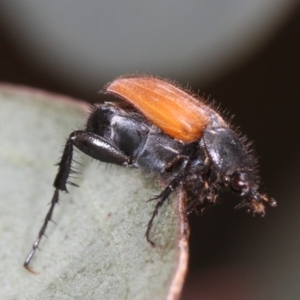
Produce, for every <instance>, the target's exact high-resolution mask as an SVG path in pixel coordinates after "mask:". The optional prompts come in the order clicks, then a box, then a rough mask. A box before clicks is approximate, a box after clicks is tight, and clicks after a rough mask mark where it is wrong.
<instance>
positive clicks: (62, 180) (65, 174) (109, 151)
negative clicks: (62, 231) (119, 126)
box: [24, 130, 131, 273]
mask: <svg viewBox="0 0 300 300" xmlns="http://www.w3.org/2000/svg"><path fill="white" fill-rule="evenodd" d="M74 146H75V147H76V148H78V149H79V150H81V151H82V152H84V153H85V154H87V155H89V156H91V157H93V158H95V159H97V160H100V161H102V162H107V163H113V164H116V165H128V164H130V162H131V158H130V157H128V156H126V155H125V154H124V153H122V152H121V151H120V150H119V149H118V148H117V147H115V146H114V145H112V144H111V143H110V142H109V141H108V140H107V139H105V138H103V137H101V136H99V135H97V134H94V133H92V132H87V131H81V130H79V131H74V132H72V133H71V134H70V136H69V138H68V140H67V143H66V145H65V148H64V152H63V155H62V157H61V160H60V162H59V163H58V166H59V168H58V173H57V175H56V177H55V180H54V183H53V185H54V187H55V191H54V195H53V197H52V200H51V204H50V208H49V210H48V212H47V215H46V217H45V219H44V223H43V226H42V227H41V229H40V231H39V233H38V237H37V239H36V240H35V242H34V243H33V245H32V249H31V251H30V252H29V254H28V255H27V257H26V259H25V261H24V267H25V268H26V269H27V270H29V271H31V272H33V271H32V270H31V269H30V268H29V263H30V261H31V260H32V257H33V255H34V253H35V251H36V249H37V248H38V246H39V244H40V242H41V239H42V236H43V235H44V234H45V231H46V228H47V226H48V223H49V221H51V219H52V215H53V211H54V208H55V205H56V204H57V203H58V201H59V192H60V191H65V192H68V190H67V187H66V185H67V183H69V184H73V183H72V182H70V181H68V178H69V175H70V173H72V172H73V171H72V169H71V165H72V160H73V147H74ZM73 185H75V184H73ZM33 273H34V272H33Z"/></svg>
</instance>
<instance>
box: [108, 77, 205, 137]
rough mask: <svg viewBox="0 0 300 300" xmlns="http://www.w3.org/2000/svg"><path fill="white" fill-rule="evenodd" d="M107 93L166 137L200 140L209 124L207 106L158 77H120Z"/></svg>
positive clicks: (109, 87) (109, 86)
mask: <svg viewBox="0 0 300 300" xmlns="http://www.w3.org/2000/svg"><path fill="white" fill-rule="evenodd" d="M105 92H106V93H108V94H114V95H116V96H119V97H120V98H123V99H124V100H125V101H127V102H129V103H130V104H132V105H133V106H134V107H135V108H136V109H137V110H139V111H140V112H141V113H142V114H143V115H144V116H145V117H146V118H147V119H148V120H150V121H151V122H152V123H153V124H154V125H156V126H157V127H159V128H160V129H161V130H163V131H164V132H165V133H166V134H168V135H170V136H171V137H173V138H175V139H178V140H181V141H184V142H186V143H189V142H193V141H196V140H197V139H199V138H201V137H202V136H203V132H204V130H205V128H206V127H207V125H208V124H209V123H210V119H209V115H208V111H209V108H208V107H207V106H206V105H204V104H203V103H201V102H200V101H199V100H197V99H196V98H194V97H193V96H191V95H189V94H188V93H186V92H185V91H183V90H181V89H180V88H178V87H176V86H174V85H173V84H171V83H169V82H166V81H163V80H161V79H158V78H155V77H150V76H138V77H120V78H117V79H115V80H114V81H113V82H111V83H110V84H108V85H107V86H106V88H105Z"/></svg>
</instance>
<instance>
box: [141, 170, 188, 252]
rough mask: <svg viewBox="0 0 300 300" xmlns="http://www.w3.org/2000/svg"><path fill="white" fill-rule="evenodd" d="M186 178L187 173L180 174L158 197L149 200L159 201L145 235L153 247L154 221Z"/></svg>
mask: <svg viewBox="0 0 300 300" xmlns="http://www.w3.org/2000/svg"><path fill="white" fill-rule="evenodd" d="M184 177H185V172H184V171H183V172H182V173H180V174H179V175H178V176H176V177H175V178H174V179H173V180H172V181H171V182H170V184H169V185H168V186H167V187H166V188H165V189H164V190H163V191H162V192H161V193H160V194H159V195H157V196H155V197H153V198H151V199H149V201H150V200H157V203H156V205H155V208H154V211H153V213H152V216H151V219H150V220H149V222H148V225H147V230H146V233H145V236H146V240H147V242H149V243H150V244H151V245H152V246H153V247H155V246H156V245H155V243H154V242H153V241H152V240H151V239H150V236H149V235H150V231H151V228H152V226H153V221H154V218H155V217H156V215H157V213H158V211H159V209H160V208H161V207H162V205H163V204H164V202H165V201H166V200H167V198H168V197H169V196H170V195H171V194H172V193H173V192H174V190H175V189H176V188H177V187H178V185H179V184H180V183H181V182H182V180H183V179H184Z"/></svg>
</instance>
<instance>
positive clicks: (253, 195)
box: [24, 75, 276, 272]
mask: <svg viewBox="0 0 300 300" xmlns="http://www.w3.org/2000/svg"><path fill="white" fill-rule="evenodd" d="M102 92H103V93H104V94H106V95H112V96H113V97H115V98H116V99H118V101H113V102H104V103H102V104H96V105H94V106H93V107H92V109H91V111H90V114H89V117H88V120H87V123H86V127H85V129H84V130H76V131H73V132H71V133H70V135H69V137H68V138H67V141H66V144H65V147H64V150H63V154H62V156H61V159H60V162H59V163H58V172H57V175H56V177H55V180H54V183H53V186H54V189H55V190H54V194H53V197H52V201H51V204H50V208H49V210H48V213H47V215H46V217H45V220H44V223H43V226H42V228H41V229H40V231H39V233H38V237H37V239H36V240H35V242H34V244H33V246H32V249H31V251H30V252H29V254H28V256H27V257H26V259H25V262H24V267H25V268H26V269H28V270H29V271H31V272H33V271H32V269H31V268H30V267H29V264H30V262H31V260H32V258H33V256H34V254H35V251H36V249H37V248H38V246H39V244H40V241H41V239H42V237H43V235H44V234H45V231H46V228H47V225H48V223H49V221H50V220H51V219H52V215H53V211H54V208H55V206H56V204H57V203H58V201H59V194H60V192H67V191H68V190H67V184H71V185H75V184H74V183H72V182H71V181H70V177H71V176H72V175H74V174H75V173H76V171H75V170H72V168H71V167H72V162H73V161H74V159H73V154H74V149H77V150H79V151H81V152H83V153H85V154H86V155H88V156H90V157H91V158H93V159H96V160H98V161H100V162H104V163H108V164H115V165H119V166H124V167H131V168H137V169H141V170H143V171H144V172H147V173H149V174H151V175H154V176H157V177H158V178H159V179H160V180H161V182H163V184H164V186H163V188H162V191H161V192H160V193H159V194H158V195H155V196H153V198H151V199H149V200H154V201H155V202H156V204H155V208H154V210H153V213H152V215H151V217H150V220H149V222H148V225H147V230H146V232H145V236H146V240H147V241H148V242H149V243H150V244H151V245H152V246H155V242H154V241H153V240H152V239H151V236H150V233H151V228H152V224H153V220H154V218H155V216H156V215H157V213H158V212H159V209H160V208H161V207H162V205H163V204H164V202H165V201H166V199H168V197H169V196H170V195H171V194H172V193H173V192H175V191H176V190H177V189H178V188H179V187H181V188H183V189H184V190H185V191H186V193H187V196H188V205H187V213H192V212H203V211H204V210H205V209H206V208H207V207H209V206H212V205H214V204H216V203H217V201H218V195H219V192H220V190H228V191H232V192H234V193H236V194H237V195H238V196H239V197H240V199H241V201H240V203H239V204H238V205H237V206H236V208H246V209H247V211H249V212H252V213H253V214H260V215H265V206H266V205H269V206H272V207H275V206H276V201H275V200H274V199H273V198H271V197H268V196H267V195H266V194H263V193H261V192H260V178H259V176H258V168H257V166H258V164H257V160H256V157H255V155H254V154H253V151H252V147H251V143H249V142H248V141H247V139H246V137H245V136H244V135H242V134H241V133H240V131H239V130H237V129H234V128H233V126H232V125H231V124H230V123H231V120H230V119H229V121H226V120H225V119H224V118H223V117H222V114H221V113H220V112H219V109H215V108H214V107H213V106H212V105H211V104H209V103H208V102H207V101H204V100H203V99H201V98H200V99H199V98H197V96H195V95H193V94H192V93H190V92H187V91H186V90H184V89H182V88H180V87H178V86H177V85H174V83H171V82H170V81H168V80H163V79H160V78H157V77H154V76H148V75H141V76H136V75H134V76H133V75H132V76H123V77H119V78H117V79H115V80H114V81H112V82H111V83H109V84H107V85H106V86H105V87H104V90H103V91H102ZM214 106H215V105H214ZM99 176H101V174H99ZM141 200H147V199H141Z"/></svg>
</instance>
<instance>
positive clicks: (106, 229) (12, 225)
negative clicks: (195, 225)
mask: <svg viewBox="0 0 300 300" xmlns="http://www.w3.org/2000/svg"><path fill="white" fill-rule="evenodd" d="M0 103H1V109H0V138H1V147H0V166H1V168H0V182H1V186H0V239H1V248H0V257H1V261H0V280H1V286H2V288H1V290H0V298H1V299H118V300H120V299H178V298H179V296H180V292H181V288H182V285H183V281H184V277H185V273H186V268H187V259H188V244H187V237H188V224H187V220H186V216H185V213H184V208H185V195H184V193H183V192H182V191H179V192H178V193H177V195H176V196H174V197H173V198H171V199H170V200H169V201H168V202H169V203H166V204H165V205H164V206H163V207H162V209H161V210H160V212H159V215H158V216H157V218H156V219H155V224H154V227H153V230H152V231H151V237H152V239H153V240H154V241H155V242H156V243H157V244H158V246H157V247H156V248H153V247H151V245H150V244H149V243H147V242H146V239H145V236H144V234H145V230H146V225H147V223H148V221H149V219H150V216H151V214H152V211H153V209H154V206H155V202H153V201H150V202H146V200H148V199H149V198H151V197H152V196H153V195H154V194H157V193H159V192H160V191H161V189H162V187H159V186H158V183H157V182H156V179H153V178H151V177H149V176H148V175H147V174H144V173H142V171H140V170H133V169H127V168H122V167H116V166H112V165H106V164H103V163H100V165H99V163H98V162H97V161H91V159H90V158H89V157H87V156H85V155H84V154H82V153H80V152H79V151H77V155H76V157H75V159H76V160H77V161H79V162H80V163H82V166H81V165H79V164H75V167H76V168H77V169H78V170H79V171H80V173H81V174H80V175H79V178H78V179H77V180H76V183H78V184H79V185H80V188H76V187H71V186H69V194H61V197H60V204H59V205H57V207H56V208H55V212H54V220H55V223H56V224H57V225H56V226H54V225H53V224H52V223H50V225H49V226H48V229H47V232H46V234H47V236H48V238H46V237H44V238H43V239H42V242H41V245H40V248H41V250H42V251H37V253H36V255H35V257H34V259H33V260H32V262H31V267H32V268H33V270H34V271H36V272H37V273H38V274H37V275H34V274H31V273H30V272H28V271H26V270H25V269H24V268H23V262H24V259H25V257H26V255H27V253H28V252H29V250H30V249H31V247H32V243H33V242H34V240H35V238H36V236H37V233H38V230H39V229H40V227H41V225H42V221H43V218H44V217H45V214H46V212H47V210H48V207H49V206H47V203H49V202H50V200H51V198H52V194H53V191H54V190H53V187H52V183H53V180H54V176H55V175H56V170H57V167H54V166H53V165H54V163H56V162H58V159H59V157H60V155H61V151H62V147H63V145H64V143H65V140H66V138H67V137H68V135H69V134H70V132H72V131H73V130H76V129H77V128H83V126H84V123H85V121H86V117H87V105H85V104H83V103H80V102H75V101H73V100H72V99H69V98H66V97H62V96H58V95H53V94H48V93H46V92H42V91H37V90H33V89H29V88H24V87H14V86H9V85H1V86H0Z"/></svg>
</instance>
